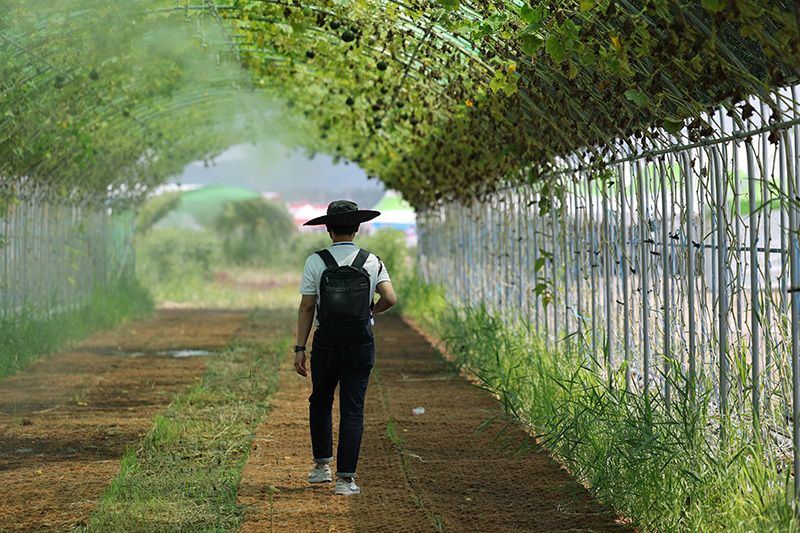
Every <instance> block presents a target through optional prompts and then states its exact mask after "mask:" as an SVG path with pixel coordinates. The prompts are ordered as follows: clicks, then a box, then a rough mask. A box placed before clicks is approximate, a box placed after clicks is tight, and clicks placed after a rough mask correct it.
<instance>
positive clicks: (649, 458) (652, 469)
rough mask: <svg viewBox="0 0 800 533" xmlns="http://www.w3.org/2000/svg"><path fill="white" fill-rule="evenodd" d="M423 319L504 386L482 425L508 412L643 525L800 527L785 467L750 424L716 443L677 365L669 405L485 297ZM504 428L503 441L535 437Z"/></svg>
mask: <svg viewBox="0 0 800 533" xmlns="http://www.w3.org/2000/svg"><path fill="white" fill-rule="evenodd" d="M429 290H433V289H429ZM415 312H419V309H417V310H416V311H415ZM423 312H424V308H423ZM415 318H416V317H415ZM427 323H428V324H429V325H433V326H434V327H435V331H436V332H437V334H438V335H439V337H440V338H441V339H442V340H443V341H445V343H446V345H447V348H448V352H449V354H450V355H451V357H452V358H453V360H454V362H455V363H456V364H458V365H459V366H461V367H462V368H463V369H465V370H466V371H468V372H470V373H471V374H472V375H474V376H477V378H478V379H479V380H480V382H481V385H482V387H484V388H485V389H487V390H489V391H491V392H492V393H494V394H496V395H497V396H498V398H499V400H500V406H501V407H502V415H500V414H497V415H494V416H493V417H492V419H490V420H489V421H487V424H486V425H488V424H489V422H496V421H498V420H500V419H508V418H511V419H514V420H516V421H518V422H521V423H522V424H524V425H525V426H527V427H529V428H530V433H531V434H532V435H534V436H536V437H537V438H538V441H539V443H541V444H542V445H543V446H545V447H546V448H547V450H548V451H549V452H550V453H551V454H552V455H553V456H554V457H555V458H556V459H557V460H559V461H560V462H561V463H562V464H564V465H565V466H566V467H567V468H568V469H569V470H570V472H572V473H573V475H574V476H575V477H576V479H577V480H578V481H580V482H582V483H584V484H586V485H587V486H588V487H589V488H590V489H591V490H592V491H593V492H594V493H595V494H596V495H597V497H598V498H599V499H600V500H601V501H602V502H604V503H606V504H609V505H611V506H613V507H614V508H615V509H616V510H617V512H619V513H621V514H623V515H624V516H626V517H627V518H629V519H631V520H633V521H634V522H635V523H636V524H637V525H638V526H639V527H641V528H643V529H644V530H653V531H717V530H731V531H800V528H799V527H798V521H797V518H796V517H795V514H794V511H793V508H792V505H791V499H792V498H791V492H792V490H793V489H792V487H793V480H792V479H791V478H790V477H789V473H788V472H785V471H784V472H782V473H781V472H779V471H778V470H777V469H776V468H775V466H774V465H771V464H770V463H769V461H768V459H767V456H766V454H765V453H764V451H763V450H762V449H761V448H760V446H759V444H758V442H754V441H753V440H752V439H750V438H748V437H747V433H746V432H743V431H729V432H727V440H726V442H724V443H720V442H719V439H720V435H719V432H718V430H717V427H718V420H715V418H714V417H715V414H714V413H712V412H710V410H709V406H710V405H711V403H712V402H711V398H710V397H708V396H704V395H702V394H699V395H698V394H695V393H688V392H686V391H685V387H679V386H678V384H679V383H686V381H685V376H680V368H679V367H675V368H673V369H672V374H671V375H672V376H674V377H673V378H672V379H674V380H675V381H674V383H673V389H674V390H676V391H677V392H676V394H675V395H674V397H673V400H672V402H671V404H670V405H669V406H666V405H664V402H663V399H662V396H661V395H659V394H657V393H654V392H651V393H649V394H648V395H646V394H645V393H644V391H642V390H640V389H638V388H637V389H633V390H625V389H624V376H623V374H622V373H621V372H622V371H621V370H619V371H618V372H619V373H618V374H616V375H613V376H611V379H609V377H606V376H600V375H598V373H597V370H596V365H595V364H594V363H593V362H592V361H591V359H590V358H589V356H588V355H586V354H585V352H581V351H580V350H579V348H578V347H577V345H572V344H569V343H568V342H563V343H558V344H557V346H556V349H548V348H547V347H546V346H545V345H544V344H543V343H542V342H541V341H540V340H539V339H537V337H536V335H535V332H532V331H531V330H530V327H529V326H527V325H526V324H525V321H524V320H522V319H520V320H516V321H511V320H508V319H506V318H503V317H501V316H499V315H496V314H494V313H493V312H492V310H491V309H489V308H487V307H485V306H477V307H472V308H463V309H457V310H456V309H449V310H446V311H444V312H442V311H440V312H439V313H437V314H436V316H435V317H433V318H430V317H429V318H428V320H427ZM609 383H614V384H616V385H617V386H616V387H614V388H612V387H610V385H609ZM619 384H622V387H619ZM698 390H713V389H712V388H711V387H708V388H707V389H702V388H700V389H698ZM484 429H485V428H484ZM498 432H499V434H498V441H499V442H500V443H501V444H502V446H504V447H508V446H511V445H514V446H517V447H518V449H519V451H520V452H522V451H524V450H525V449H527V448H528V447H529V446H530V443H525V442H517V443H510V442H507V441H506V440H505V436H504V434H503V430H502V429H499V430H498Z"/></svg>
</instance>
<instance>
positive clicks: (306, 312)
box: [294, 294, 317, 377]
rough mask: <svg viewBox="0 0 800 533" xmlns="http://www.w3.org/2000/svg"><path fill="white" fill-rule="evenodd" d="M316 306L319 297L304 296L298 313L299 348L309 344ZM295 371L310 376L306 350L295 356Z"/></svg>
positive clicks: (312, 295)
mask: <svg viewBox="0 0 800 533" xmlns="http://www.w3.org/2000/svg"><path fill="white" fill-rule="evenodd" d="M316 305H317V297H316V295H314V294H304V295H303V296H302V298H301V299H300V309H299V310H298V311H297V345H298V346H305V345H306V342H308V335H309V334H310V333H311V325H312V324H313V322H314V308H315V307H316ZM294 369H295V371H297V373H298V374H300V375H301V376H303V377H306V376H308V371H307V370H306V352H305V350H303V351H300V352H296V353H295V354H294Z"/></svg>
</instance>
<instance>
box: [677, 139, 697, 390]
mask: <svg viewBox="0 0 800 533" xmlns="http://www.w3.org/2000/svg"><path fill="white" fill-rule="evenodd" d="M689 161H690V158H689V154H688V153H685V152H684V153H682V154H681V174H682V175H683V183H684V187H685V188H686V190H685V193H686V244H685V246H686V286H687V293H688V294H687V302H688V304H687V308H688V311H689V353H688V358H689V390H690V393H691V394H692V397H694V393H695V384H696V379H697V363H696V359H697V349H696V346H695V336H696V335H697V332H696V330H695V323H696V321H697V316H696V313H695V290H694V278H695V264H694V254H695V248H694V242H693V241H692V234H693V231H692V226H693V224H692V221H693V219H694V175H693V174H692V167H691V165H690V163H689Z"/></svg>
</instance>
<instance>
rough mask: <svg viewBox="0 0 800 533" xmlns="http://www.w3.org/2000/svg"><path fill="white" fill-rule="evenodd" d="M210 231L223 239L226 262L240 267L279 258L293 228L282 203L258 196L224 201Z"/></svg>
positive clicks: (289, 216)
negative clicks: (223, 205) (212, 229)
mask: <svg viewBox="0 0 800 533" xmlns="http://www.w3.org/2000/svg"><path fill="white" fill-rule="evenodd" d="M214 230H215V231H217V232H218V233H219V235H220V236H221V237H222V239H223V240H224V247H223V249H224V252H225V259H226V261H228V262H230V263H232V264H234V265H240V266H244V265H250V266H266V265H273V264H274V263H276V262H279V261H281V260H282V257H283V254H284V252H285V248H286V243H288V242H289V240H290V238H291V237H292V236H293V235H294V234H295V232H296V231H297V230H296V228H295V225H294V222H293V221H292V217H291V215H289V212H288V211H287V210H286V207H285V206H284V205H283V204H280V203H277V202H272V201H269V200H264V199H262V198H253V199H250V200H239V201H236V202H228V203H227V204H225V208H224V210H223V212H222V214H221V215H220V216H219V218H218V219H217V220H216V221H215V222H214Z"/></svg>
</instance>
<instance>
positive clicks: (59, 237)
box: [0, 194, 136, 317]
mask: <svg viewBox="0 0 800 533" xmlns="http://www.w3.org/2000/svg"><path fill="white" fill-rule="evenodd" d="M18 198H19V200H18V201H17V202H15V203H12V204H10V205H9V206H8V207H7V208H6V209H5V212H4V213H3V214H2V216H0V317H12V316H16V315H19V314H22V313H26V314H33V315H38V316H48V315H51V314H54V313H60V312H64V311H67V310H72V309H76V308H79V307H81V306H83V305H85V304H86V303H87V302H88V299H89V297H90V295H91V294H92V292H93V291H94V290H97V289H101V288H103V287H105V286H108V285H111V284H114V283H117V282H119V281H122V280H124V279H125V278H127V277H130V276H132V275H133V269H134V260H135V258H134V252H133V247H132V239H133V235H134V231H135V224H136V216H135V212H134V211H133V210H131V209H130V208H115V209H112V208H110V207H106V206H102V205H100V206H96V205H92V206H80V205H64V204H57V203H51V202H47V201H42V200H41V199H40V198H37V197H36V195H31V196H26V195H25V194H20V195H19V197H18Z"/></svg>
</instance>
